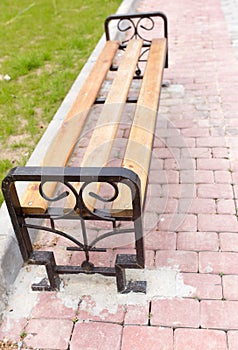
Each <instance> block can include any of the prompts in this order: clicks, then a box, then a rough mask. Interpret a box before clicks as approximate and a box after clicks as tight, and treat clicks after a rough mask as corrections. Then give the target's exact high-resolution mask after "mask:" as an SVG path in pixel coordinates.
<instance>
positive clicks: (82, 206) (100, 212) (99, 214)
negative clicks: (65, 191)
mask: <svg viewBox="0 0 238 350" xmlns="http://www.w3.org/2000/svg"><path fill="white" fill-rule="evenodd" d="M91 183H92V182H84V184H83V185H82V186H81V188H80V191H79V196H78V200H77V208H78V210H79V212H80V213H82V210H85V211H86V212H87V213H89V214H90V215H91V216H92V217H94V218H95V219H103V220H106V221H115V219H114V218H112V217H111V216H109V215H108V214H107V213H106V211H103V210H99V209H97V212H95V211H92V210H91V209H89V208H88V207H87V205H86V204H85V201H84V200H83V192H84V190H85V189H86V187H87V186H88V185H90V184H91ZM104 183H107V184H109V185H110V186H112V188H113V189H114V194H113V195H112V196H111V197H110V198H103V197H102V196H100V195H98V194H97V193H94V192H89V193H88V194H89V196H91V197H92V198H95V199H96V200H98V201H100V202H103V203H112V202H113V201H115V200H116V199H117V197H118V194H119V190H118V186H117V185H116V184H115V183H113V182H109V181H106V182H104Z"/></svg>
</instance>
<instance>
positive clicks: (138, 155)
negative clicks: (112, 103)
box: [112, 39, 167, 212]
mask: <svg viewBox="0 0 238 350" xmlns="http://www.w3.org/2000/svg"><path fill="white" fill-rule="evenodd" d="M166 45H167V44H166V39H155V40H153V41H152V45H151V48H150V52H149V56H148V62H147V65H146V70H145V74H144V78H143V81H142V86H141V90H140V94H139V99H138V102H137V108H136V112H135V116H134V120H133V124H132V127H131V131H130V135H129V139H128V144H127V147H126V152H125V155H124V159H123V163H122V166H123V167H125V168H128V169H131V170H133V171H134V172H135V173H136V174H138V176H139V178H140V180H141V199H142V203H143V202H144V199H145V191H146V184H147V178H148V172H149V166H150V159H151V151H152V147H153V137H154V132H155V126H156V118H157V109H158V105H159V97H160V90H161V85H162V77H163V70H164V64H165V58H166ZM119 191H120V196H119V197H118V200H117V201H115V202H114V204H113V206H112V211H113V212H114V211H121V210H123V209H125V210H131V209H132V206H131V194H130V191H129V189H128V188H127V187H126V186H122V185H121V186H119Z"/></svg>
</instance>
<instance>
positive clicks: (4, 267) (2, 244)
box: [0, 0, 139, 315]
mask: <svg viewBox="0 0 238 350" xmlns="http://www.w3.org/2000/svg"><path fill="white" fill-rule="evenodd" d="M138 3H139V0H124V1H123V2H122V4H121V5H120V7H119V8H118V10H117V13H121V14H122V13H129V12H135V11H136V8H137V5H138ZM112 38H116V30H115V29H114V30H113V34H112ZM104 43H105V36H104V35H103V36H102V37H101V39H100V40H99V42H98V44H97V46H96V47H95V49H94V51H93V52H92V54H91V56H90V57H89V59H88V61H87V62H86V64H85V65H84V67H83V69H82V70H81V72H80V74H79V75H78V77H77V79H76V80H75V82H74V84H73V85H72V87H71V89H70V91H69V92H68V94H67V95H66V97H65V99H64V101H63V102H62V104H61V106H60V108H59V109H58V111H57V112H56V114H55V116H54V118H53V119H52V121H51V122H50V124H49V126H48V128H47V130H46V131H45V133H44V135H43V136H42V138H41V140H40V141H39V143H38V145H37V146H36V148H35V150H34V151H33V153H32V155H31V157H30V159H29V161H28V162H27V165H28V166H37V165H39V164H40V161H41V159H42V158H43V156H44V155H45V153H46V152H47V149H48V148H49V146H50V144H51V142H52V140H53V138H54V136H55V134H56V133H57V131H58V130H59V127H60V125H61V123H62V120H63V118H64V117H65V115H66V114H67V112H68V111H69V108H70V107H71V105H72V103H73V101H74V99H75V97H76V96H77V92H78V91H79V89H80V88H81V86H82V84H83V82H84V80H85V79H86V77H87V75H88V74H89V72H90V70H91V68H92V66H93V64H94V62H95V61H96V59H97V57H98V55H99V53H100V52H101V49H102V47H103V45H104ZM26 186H27V185H22V186H21V187H20V188H19V193H20V194H21V193H24V191H25V189H26ZM22 263H23V260H22V257H21V254H20V251H19V248H18V243H17V240H16V237H15V234H14V232H13V229H12V225H11V221H10V218H9V215H8V211H7V208H6V205H5V203H4V204H3V205H2V207H1V209H0V315H1V313H2V312H3V311H4V309H5V306H6V303H7V295H8V292H9V290H10V288H11V286H12V284H13V282H14V281H15V279H16V277H17V275H18V272H19V270H20V268H21V267H22Z"/></svg>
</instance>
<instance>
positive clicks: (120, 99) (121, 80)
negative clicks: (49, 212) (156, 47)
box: [66, 40, 143, 208]
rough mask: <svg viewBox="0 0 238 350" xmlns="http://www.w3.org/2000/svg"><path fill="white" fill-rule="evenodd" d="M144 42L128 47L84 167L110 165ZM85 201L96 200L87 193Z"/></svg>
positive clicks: (92, 188)
mask: <svg viewBox="0 0 238 350" xmlns="http://www.w3.org/2000/svg"><path fill="white" fill-rule="evenodd" d="M142 44H143V42H142V40H131V41H130V42H129V44H128V46H127V48H126V51H125V53H124V55H123V57H122V60H121V62H120V65H119V68H118V71H117V75H116V77H115V79H114V80H113V83H112V86H111V89H110V92H109V94H108V96H107V99H106V101H105V104H104V106H103V109H102V112H101V114H100V116H99V119H98V122H97V125H96V127H95V130H94V132H93V134H92V137H91V139H90V142H89V145H88V147H87V149H86V151H85V154H84V157H83V160H82V163H81V164H80V166H82V167H104V166H107V162H108V160H109V156H110V153H111V150H112V146H113V142H114V140H115V137H116V134H117V130H118V126H119V123H120V119H121V115H122V112H123V108H124V105H125V103H126V99H127V96H128V92H129V89H130V86H131V82H132V80H133V76H134V74H135V70H136V66H137V62H138V58H139V55H140V53H141V48H142ZM79 187H80V184H78V185H77V187H76V188H77V189H79ZM89 191H91V192H94V193H97V192H98V191H99V185H97V184H91V185H90V186H88V187H87V193H88V192H89ZM85 201H86V202H87V206H88V207H90V208H93V207H94V203H95V200H94V199H93V198H92V197H90V196H87V199H86V198H85ZM68 205H69V206H70V207H71V206H72V203H70V197H69V198H68V202H67V203H66V206H68Z"/></svg>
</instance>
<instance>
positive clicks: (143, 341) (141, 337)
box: [121, 326, 173, 350]
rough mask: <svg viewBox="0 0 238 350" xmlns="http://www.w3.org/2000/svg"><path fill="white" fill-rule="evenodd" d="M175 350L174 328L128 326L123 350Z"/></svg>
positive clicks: (124, 335)
mask: <svg viewBox="0 0 238 350" xmlns="http://www.w3.org/2000/svg"><path fill="white" fill-rule="evenodd" d="M138 349H141V350H147V349H150V350H173V330H172V329H168V328H157V327H136V326H126V327H125V328H124V330H123V339H122V347H121V350H138Z"/></svg>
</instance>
